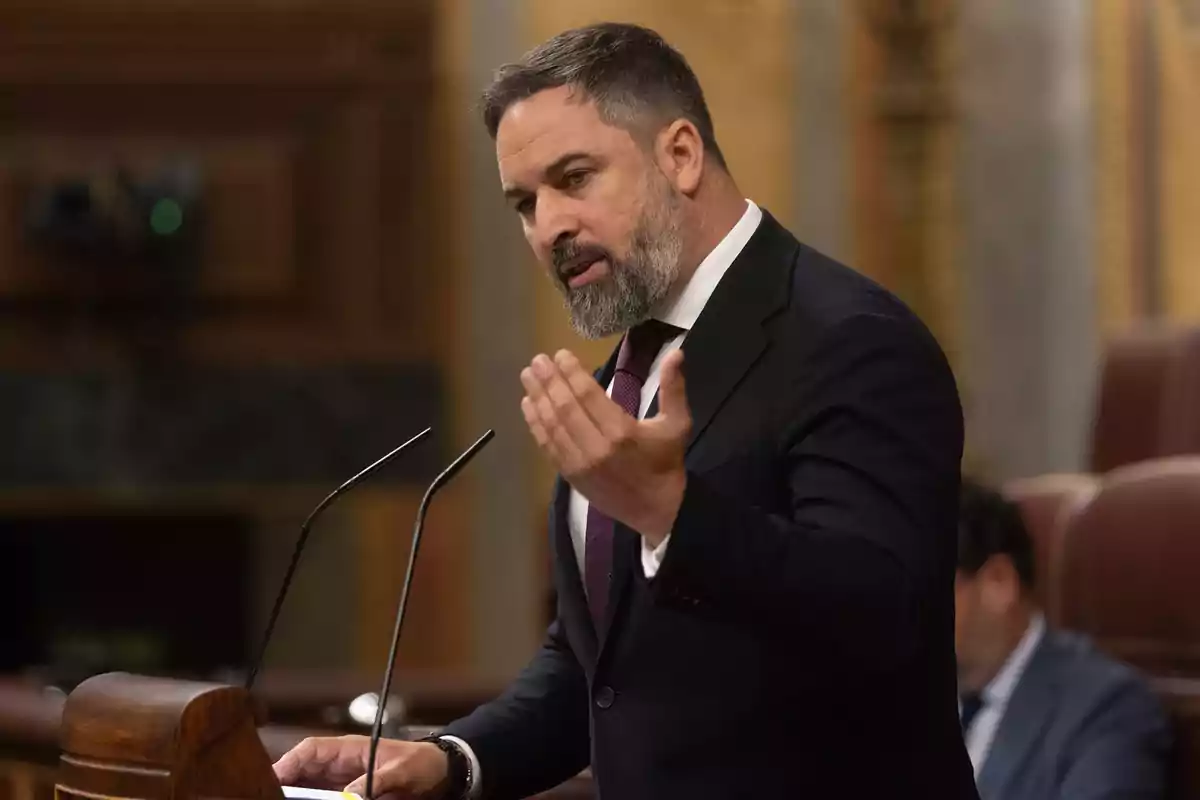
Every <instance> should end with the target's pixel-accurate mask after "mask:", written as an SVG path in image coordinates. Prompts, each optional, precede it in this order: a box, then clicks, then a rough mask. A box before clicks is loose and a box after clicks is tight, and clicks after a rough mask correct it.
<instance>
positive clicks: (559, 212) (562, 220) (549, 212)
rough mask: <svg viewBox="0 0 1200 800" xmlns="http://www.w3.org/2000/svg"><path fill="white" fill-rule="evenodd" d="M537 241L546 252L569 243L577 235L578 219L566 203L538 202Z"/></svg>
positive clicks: (557, 201)
mask: <svg viewBox="0 0 1200 800" xmlns="http://www.w3.org/2000/svg"><path fill="white" fill-rule="evenodd" d="M537 210H538V240H539V243H540V244H541V245H542V247H543V248H544V249H546V250H552V249H554V247H556V246H562V245H563V244H565V243H567V242H569V241H571V240H572V239H574V238H575V237H576V235H578V233H579V217H578V216H577V215H576V214H574V213H573V212H572V211H571V209H570V207H569V205H568V204H567V203H564V202H561V201H560V200H557V199H553V198H549V199H543V200H539V201H538V206H537Z"/></svg>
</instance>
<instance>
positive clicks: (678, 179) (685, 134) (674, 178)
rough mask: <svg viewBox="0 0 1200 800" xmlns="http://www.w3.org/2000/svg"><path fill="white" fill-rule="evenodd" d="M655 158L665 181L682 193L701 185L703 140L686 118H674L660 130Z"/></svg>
mask: <svg viewBox="0 0 1200 800" xmlns="http://www.w3.org/2000/svg"><path fill="white" fill-rule="evenodd" d="M654 155H655V159H656V160H657V161H658V166H659V169H661V170H662V172H663V174H664V175H666V176H667V180H669V181H671V183H672V184H674V185H675V188H676V189H677V190H678V191H680V192H681V193H683V194H685V195H688V196H691V195H693V194H695V193H696V190H697V189H699V188H700V179H701V177H702V176H703V175H704V166H705V163H704V162H705V159H704V156H705V153H704V140H703V139H701V138H700V131H699V130H698V129H697V128H696V126H695V125H693V124H692V123H691V122H690V121H689V120H686V119H677V120H675V121H674V122H672V123H671V124H670V125H668V126H667V127H665V128H663V129H662V130H661V131H659V133H658V136H657V137H656V139H655V147H654Z"/></svg>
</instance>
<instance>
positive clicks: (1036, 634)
mask: <svg viewBox="0 0 1200 800" xmlns="http://www.w3.org/2000/svg"><path fill="white" fill-rule="evenodd" d="M1045 630H1046V618H1045V617H1044V616H1043V615H1042V614H1037V615H1035V616H1034V618H1033V619H1032V620H1030V622H1029V627H1027V628H1026V629H1025V634H1024V635H1023V636H1022V637H1021V641H1020V642H1018V643H1017V646H1016V647H1015V648H1013V651H1012V652H1011V653H1009V654H1008V658H1007V659H1006V660H1005V662H1004V666H1003V667H1001V668H1000V671H999V672H997V673H996V676H995V677H994V678H992V679H991V681H989V682H988V685H987V686H985V687H983V701H984V703H985V704H986V705H989V706H995V707H996V708H1001V709H1002V708H1004V707H1005V706H1007V705H1008V699H1009V698H1010V697H1012V693H1013V690H1014V689H1016V688H1017V683H1018V682H1019V681H1020V680H1021V676H1022V675H1023V674H1025V668H1026V667H1027V666H1029V659H1031V658H1032V657H1033V651H1034V650H1036V649H1037V646H1038V643H1039V642H1040V641H1041V640H1042V635H1043V633H1045Z"/></svg>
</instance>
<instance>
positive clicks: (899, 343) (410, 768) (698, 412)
mask: <svg viewBox="0 0 1200 800" xmlns="http://www.w3.org/2000/svg"><path fill="white" fill-rule="evenodd" d="M484 117H485V121H486V123H487V125H488V128H489V131H490V132H491V133H492V135H493V136H494V138H495V140H496V151H497V158H498V163H499V168H500V178H501V183H502V185H503V188H504V192H505V194H506V196H507V197H508V198H509V199H510V201H511V203H512V206H513V208H514V210H515V212H516V214H517V215H518V217H519V218H520V221H521V223H522V225H523V227H524V231H525V235H526V238H527V240H528V241H529V243H530V245H531V247H532V249H533V251H534V253H535V254H536V255H537V257H538V260H539V261H540V262H541V263H542V264H544V265H545V266H546V267H547V268H548V270H549V272H550V274H551V277H552V279H553V280H554V281H555V283H556V285H557V286H558V287H559V288H560V289H561V290H562V292H563V295H564V298H565V300H566V304H567V307H568V310H569V312H570V314H571V318H572V320H573V322H574V325H575V327H576V328H577V329H578V330H579V331H580V332H581V333H582V334H584V335H585V336H594V337H600V336H608V335H613V334H619V333H623V332H624V333H625V335H624V336H623V337H622V342H621V345H620V347H619V348H618V350H617V352H616V353H614V354H613V356H612V358H611V359H610V360H609V363H608V364H607V365H605V366H604V367H603V368H602V369H601V370H600V371H599V372H598V373H597V374H596V375H595V376H593V375H591V374H590V373H589V372H588V371H586V370H585V369H584V368H583V367H582V366H581V365H580V363H579V362H578V360H577V359H576V358H575V357H574V356H573V355H572V354H571V353H569V352H566V351H563V352H559V353H558V354H556V355H555V356H553V357H549V356H546V355H540V356H538V357H537V358H535V359H534V360H533V363H532V364H531V365H530V366H529V367H528V368H527V369H526V370H524V371H523V372H522V375H521V380H522V383H523V385H524V387H525V397H524V399H523V401H522V409H523V412H524V415H525V418H526V420H527V422H528V425H529V429H530V432H531V433H532V435H533V436H534V438H535V439H536V441H537V443H538V446H539V447H540V449H541V451H542V452H543V453H544V455H545V456H546V457H547V458H548V459H550V460H551V461H552V462H553V463H554V465H555V466H556V467H557V468H558V470H559V472H560V474H561V479H560V481H559V483H558V486H557V491H556V493H555V498H554V502H553V504H552V507H551V514H550V523H551V524H550V527H551V544H552V548H553V555H554V565H555V570H554V579H555V587H556V589H557V594H558V615H557V619H556V620H555V621H554V622H553V624H552V625H551V626H550V629H549V630H548V632H547V634H546V638H545V641H544V643H543V645H542V647H541V649H540V650H539V651H538V652H537V654H536V655H535V656H534V657H533V660H532V662H531V663H530V664H529V666H528V667H527V668H526V669H525V670H524V671H523V672H522V673H521V675H520V676H519V677H518V678H517V679H516V680H515V682H514V683H513V684H512V685H511V687H510V688H509V689H508V690H507V691H506V692H505V693H504V695H503V696H501V697H500V698H498V699H497V700H495V701H493V702H492V703H489V704H487V705H485V706H483V707H482V708H480V709H478V710H477V711H475V712H474V713H473V714H471V715H469V716H468V717H466V718H465V719H461V720H458V721H456V722H454V723H453V724H451V725H450V726H448V727H447V728H446V729H445V731H444V732H443V734H442V736H441V737H438V738H437V739H436V740H435V741H432V742H422V743H416V744H413V743H403V742H389V743H387V745H386V747H385V748H381V752H382V755H381V758H380V762H379V767H378V773H377V777H378V783H377V784H376V785H377V786H378V787H379V789H380V790H388V791H399V792H401V793H407V794H409V795H412V796H421V797H435V796H444V797H462V796H468V797H485V798H495V799H496V800H504V799H507V798H519V797H524V796H527V795H529V794H532V793H535V792H538V791H540V790H543V789H547V788H549V787H551V786H553V785H555V784H557V783H559V782H561V781H563V780H566V779H568V778H570V777H571V776H573V775H575V774H576V773H578V772H579V771H580V770H582V769H583V768H584V767H586V766H588V765H590V766H591V767H592V771H593V774H594V776H595V780H596V782H597V784H598V788H599V791H600V793H601V794H602V796H603V797H606V798H611V800H643V799H644V800H651V798H655V799H656V800H657V799H661V798H671V799H672V800H674V799H675V798H679V800H685V799H686V800H706V799H707V798H713V800H716V799H717V798H721V799H722V800H724V798H733V797H845V798H851V797H870V798H877V797H905V798H908V797H912V798H939V800H959V799H960V798H973V797H975V790H974V783H973V780H972V776H971V770H970V764H969V761H968V759H967V756H966V753H965V750H964V748H963V742H962V736H961V733H960V729H959V725H958V714H957V706H956V700H955V697H956V695H955V662H954V651H953V576H954V567H955V525H956V520H957V508H958V490H959V461H960V458H961V450H962V436H963V433H962V414H961V409H960V406H959V401H958V396H957V392H956V389H955V385H954V380H953V377H952V375H951V372H950V369H949V368H948V365H947V363H946V360H945V358H944V357H943V354H942V352H941V350H940V349H939V347H938V345H937V343H936V342H935V341H934V339H933V338H932V336H931V335H930V334H929V333H928V331H927V330H926V329H925V328H924V327H923V326H922V325H921V323H920V322H919V321H918V320H917V319H916V318H915V317H914V316H913V315H912V314H911V313H910V312H909V311H908V310H907V309H906V308H905V307H904V306H903V305H902V304H901V303H900V302H899V301H897V300H896V299H895V298H894V297H892V296H891V295H889V294H888V293H887V292H885V291H884V290H882V289H881V288H880V287H878V286H877V285H875V284H873V283H871V282H870V281H869V280H867V279H866V278H864V277H862V276H861V275H859V274H857V273H855V272H853V271H851V270H850V269H848V268H846V267H844V266H841V265H840V264H837V263H835V262H833V261H831V260H830V259H828V258H825V257H823V256H822V255H820V254H818V253H816V252H814V251H812V250H811V249H809V248H807V247H805V246H804V245H802V244H800V243H799V242H798V241H796V239H795V238H793V237H792V235H791V234H789V233H788V232H787V231H786V230H785V229H784V228H783V227H782V226H781V225H780V224H779V223H778V222H777V221H775V219H773V218H772V217H771V215H770V214H769V213H767V212H765V211H763V210H761V209H760V208H758V206H756V205H755V204H754V203H752V202H749V201H747V200H746V199H745V197H744V195H743V194H742V193H741V191H740V190H739V189H738V187H737V185H736V183H735V182H734V180H733V178H732V176H731V175H730V173H729V171H728V169H727V167H726V164H725V162H724V159H723V157H722V155H721V152H720V149H719V148H718V147H717V144H716V139H715V136H714V134H713V126H712V121H711V119H710V118H709V114H708V111H707V109H706V107H705V104H704V98H703V95H702V93H701V90H700V87H699V84H698V82H697V81H696V78H695V76H694V75H693V73H692V72H691V70H690V69H689V68H688V66H687V64H686V62H685V61H684V59H683V58H682V57H681V56H680V55H679V54H678V53H677V52H675V51H674V50H673V49H671V48H670V47H669V46H667V45H666V44H665V43H664V42H663V41H662V40H661V39H660V38H659V37H658V36H657V35H656V34H654V33H653V32H651V31H647V30H645V29H643V28H638V27H634V26H628V25H613V24H604V25H596V26H591V27H588V28H583V29H578V30H573V31H568V32H567V33H564V34H562V35H560V36H558V37H555V38H554V39H552V40H550V41H548V42H546V43H545V44H543V45H541V46H540V47H538V48H536V49H535V50H534V51H532V52H531V53H530V54H528V55H526V56H525V58H524V59H523V60H522V61H521V62H520V63H518V64H514V65H510V66H508V67H505V68H503V69H501V70H500V72H499V73H498V75H497V78H496V81H495V83H494V84H493V86H492V87H491V88H490V89H489V91H488V92H487V94H486V96H485V98H484ZM685 379H686V388H685ZM365 760H366V757H365V746H364V744H363V740H362V739H361V738H356V737H351V738H348V739H340V740H321V739H318V740H310V741H309V742H306V743H304V744H302V745H300V746H298V747H297V749H296V750H294V751H293V752H292V753H290V754H288V755H287V756H285V758H284V759H282V760H281V761H280V763H279V764H278V765H277V771H278V774H279V777H280V779H281V780H282V781H283V782H285V783H288V782H303V783H309V784H318V785H323V786H336V785H339V782H340V781H348V780H351V779H352V778H357V777H358V776H359V775H360V774H361V773H362V771H363V768H364V765H365ZM362 786H363V783H362V780H361V779H359V780H357V781H355V782H353V783H352V784H351V789H352V790H361V788H362Z"/></svg>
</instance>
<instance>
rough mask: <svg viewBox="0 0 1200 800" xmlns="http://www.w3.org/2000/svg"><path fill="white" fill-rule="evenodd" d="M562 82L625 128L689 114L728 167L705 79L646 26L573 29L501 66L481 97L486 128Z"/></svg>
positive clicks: (605, 25) (707, 144)
mask: <svg viewBox="0 0 1200 800" xmlns="http://www.w3.org/2000/svg"><path fill="white" fill-rule="evenodd" d="M560 86H568V87H571V88H572V89H574V90H577V91H579V92H580V93H581V94H582V99H585V100H593V101H595V103H596V106H597V108H598V109H599V112H600V117H601V118H602V119H603V120H604V121H605V122H607V123H609V124H612V125H620V126H621V127H624V128H626V129H629V128H631V127H632V126H633V124H634V123H635V121H637V120H638V118H639V117H644V116H647V115H653V116H655V117H657V120H656V121H659V122H661V124H664V125H665V124H667V123H668V122H671V121H673V120H676V119H679V118H683V119H686V120H688V121H689V122H691V123H692V124H693V125H695V126H696V130H698V131H699V132H700V139H701V141H702V142H703V143H704V149H705V152H707V153H708V155H709V156H710V157H711V158H712V159H713V160H714V161H715V162H716V163H717V164H719V165H720V166H721V168H722V169H727V167H726V165H725V157H724V155H722V153H721V149H720V148H719V147H718V146H717V137H716V134H715V133H714V131H713V123H712V117H710V116H709V113H708V106H707V104H706V103H705V102H704V92H703V91H702V90H701V88H700V81H699V80H697V79H696V74H695V73H694V72H692V69H691V67H689V66H688V63H687V61H686V60H685V59H684V57H683V55H682V54H680V53H679V51H677V50H675V49H674V48H673V47H671V46H670V45H669V44H667V43H666V42H665V41H664V40H663V38H662V37H661V36H659V35H658V34H657V33H655V32H654V31H652V30H650V29H648V28H643V27H640V26H637V25H628V24H622V23H616V22H604V23H599V24H596V25H588V26H587V27H583V28H574V29H571V30H568V31H564V32H563V33H560V34H558V35H557V36H555V37H554V38H552V39H549V40H547V41H545V42H543V43H542V44H540V45H538V46H537V47H535V48H534V49H533V50H530V51H529V52H528V53H526V54H525V55H524V56H523V57H522V58H521V60H520V61H517V62H516V63H513V64H505V65H504V66H502V67H500V69H498V70H497V71H496V74H495V77H494V78H493V80H492V85H491V86H489V87H488V88H487V90H486V91H485V92H484V93H483V98H482V102H481V105H482V110H483V122H484V125H486V126H487V130H488V133H489V134H490V135H491V137H492V138H493V139H494V138H496V131H497V130H498V129H499V127H500V120H501V119H502V118H503V117H504V114H505V112H506V111H508V109H509V108H510V107H511V106H512V105H513V104H514V103H518V102H520V101H521V100H525V99H526V98H529V97H532V96H533V95H535V94H537V93H538V92H541V91H544V90H546V89H556V88H558V87H560Z"/></svg>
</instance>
